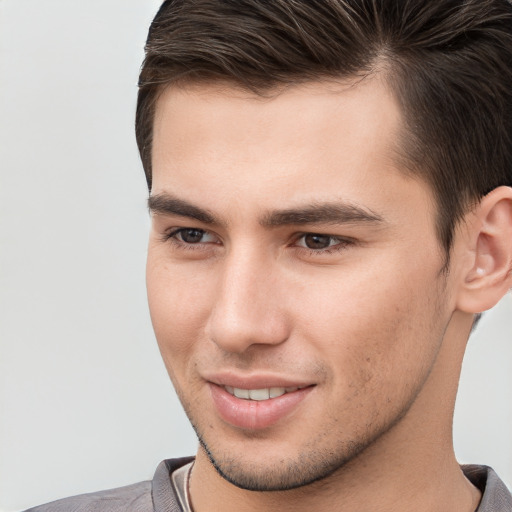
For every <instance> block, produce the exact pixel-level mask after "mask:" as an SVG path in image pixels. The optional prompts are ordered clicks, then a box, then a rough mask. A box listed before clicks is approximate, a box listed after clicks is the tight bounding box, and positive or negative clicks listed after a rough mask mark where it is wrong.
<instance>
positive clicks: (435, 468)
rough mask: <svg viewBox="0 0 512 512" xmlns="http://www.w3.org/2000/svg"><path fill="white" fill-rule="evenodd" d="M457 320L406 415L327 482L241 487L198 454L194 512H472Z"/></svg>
mask: <svg viewBox="0 0 512 512" xmlns="http://www.w3.org/2000/svg"><path fill="white" fill-rule="evenodd" d="M463 320H464V318H457V317H455V318H454V319H452V322H451V323H450V326H449V327H448V330H447V332H446V336H445V342H444V343H443V346H442V348H441V350H440V353H439V356H438V359H437V361H436V364H435V365H434V367H433V369H432V372H431V374H430V376H429V378H428V380H427V382H426V383H425V386H424V388H423V389H422V392H421V393H420V394H419V395H418V396H417V398H416V400H415V401H414V403H413V404H412V405H411V407H410V409H409V410H408V412H407V413H406V414H405V416H404V417H402V418H401V419H400V420H399V421H398V422H397V423H396V424H395V425H393V426H392V427H391V428H390V429H389V430H388V431H387V432H386V433H384V434H383V435H382V436H381V437H380V438H379V439H377V440H376V441H375V442H374V443H373V444H372V445H370V446H368V447H367V448H366V449H365V450H364V451H363V452H362V453H360V454H359V455H358V456H357V457H355V458H354V459H352V460H351V461H350V462H349V463H347V464H346V465H345V466H343V467H342V468H339V469H338V470H337V471H336V472H335V473H333V474H331V475H330V476H329V477H327V478H325V479H323V480H321V481H318V482H315V483H313V484H310V485H308V486H304V487H302V488H298V489H292V490H288V491H273V492H255V491H247V490H244V489H240V488H238V487H235V486H234V485H232V484H231V483H229V482H227V481H226V480H224V479H223V478H222V477H221V476H220V475H219V474H218V473H217V472H216V470H215V469H214V467H213V466H212V464H211V463H210V461H209V460H208V457H207V456H206V454H205V453H204V451H203V450H202V449H200V450H199V453H198V455H197V459H196V463H195V465H194V469H193V471H192V476H191V480H190V493H191V499H192V505H193V508H194V511H195V512H207V511H208V512H212V511H221V510H222V511H223V512H235V511H236V512H256V511H258V512H261V511H265V510H280V511H283V512H287V511H293V512H302V511H310V510H331V511H336V512H356V511H357V512H360V511H361V510H372V511H375V512H392V511H393V512H397V511H402V510H403V511H406V510H407V511H409V510H415V511H416V512H452V511H453V510H457V511H460V512H474V510H476V508H477V506H478V503H479V500H480V493H479V491H478V490H477V489H476V488H475V487H473V485H472V484H471V483H470V482H469V481H468V480H467V479H466V478H465V476H464V474H463V473H462V471H461V469H460V467H459V465H458V463H457V461H456V459H455V455H454V452H453V442H452V434H451V425H452V415H453V408H454V402H455V395H456V390H457V382H458V377H459V372H460V361H461V360H462V354H463V352H464V346H465V338H464V335H465V333H466V331H467V334H469V329H470V322H468V321H463Z"/></svg>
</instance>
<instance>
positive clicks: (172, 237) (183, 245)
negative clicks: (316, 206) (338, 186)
mask: <svg viewBox="0 0 512 512" xmlns="http://www.w3.org/2000/svg"><path fill="white" fill-rule="evenodd" d="M185 231H197V232H200V233H202V234H203V236H204V235H205V234H209V232H208V231H207V230H204V229H196V228H177V229H173V230H171V231H169V232H167V233H165V234H164V235H163V237H162V241H164V242H170V243H172V244H173V245H175V246H177V247H178V248H180V249H185V250H194V251H197V250H203V251H204V250H205V247H204V246H205V245H210V244H211V245H217V244H216V243H214V242H197V243H190V242H185V241H183V240H179V239H178V238H177V236H178V235H179V234H180V233H183V232H185ZM306 236H319V237H326V238H329V239H330V241H337V243H336V244H334V245H332V246H328V247H325V248H323V249H312V248H310V247H304V246H299V245H296V244H297V242H298V241H299V240H301V239H303V238H305V237H306ZM292 244H293V245H291V247H292V248H294V249H296V250H298V251H300V252H302V253H304V252H306V253H307V254H308V255H311V256H316V257H318V256H321V255H326V254H333V253H336V252H340V251H342V250H344V249H345V248H346V247H347V246H350V245H354V244H355V241H354V240H352V239H349V238H343V237H339V236H334V235H327V234H323V233H311V232H306V233H299V234H298V235H297V236H295V237H294V239H293V242H292Z"/></svg>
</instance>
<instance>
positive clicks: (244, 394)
mask: <svg viewBox="0 0 512 512" xmlns="http://www.w3.org/2000/svg"><path fill="white" fill-rule="evenodd" d="M222 387H223V388H224V389H225V390H226V391H227V392H228V393H229V394H230V395H232V396H234V397H236V398H241V399H243V400H254V401H256V402H263V401H265V400H270V399H272V398H279V397H280V396H283V395H285V394H286V393H294V392H295V391H298V390H299V389H304V388H306V387H308V386H295V387H286V388H285V387H273V388H261V389H243V388H235V387H232V386H222Z"/></svg>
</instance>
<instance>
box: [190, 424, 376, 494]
mask: <svg viewBox="0 0 512 512" xmlns="http://www.w3.org/2000/svg"><path fill="white" fill-rule="evenodd" d="M196 432H197V430H196ZM198 437H199V442H200V445H201V448H202V449H203V450H204V452H205V453H206V455H207V457H208V459H209V460H210V462H211V464H212V465H213V467H214V468H215V470H216V471H217V473H218V474H219V475H220V476H221V477H222V478H224V479H225V480H227V481H228V482H230V483H231V484H233V485H235V486H236V487H239V488H241V489H245V490H248V491H259V492H270V491H287V490H291V489H297V488H300V487H304V486H307V485H311V484H313V483H315V482H319V481H321V480H324V479H326V478H328V477H329V476H331V475H332V474H333V473H335V472H337V471H339V470H341V469H342V468H343V467H344V466H345V465H346V464H347V463H348V462H350V461H351V460H353V459H354V458H355V457H357V456H358V455H359V453H360V452H361V451H363V450H364V448H365V447H366V446H367V444H368V443H360V444H357V443H350V448H349V447H347V446H345V447H344V448H342V447H338V450H337V452H335V451H333V450H329V451H325V452H322V451H319V450H317V449H314V448H313V447H309V449H306V448H305V449H303V450H301V451H300V452H299V453H297V454H295V457H293V458H292V457H289V458H288V459H285V458H283V457H279V456H278V455H277V454H275V453H274V454H273V457H269V458H268V459H265V460H263V461H258V462H255V461H251V460H248V459H247V458H244V456H243V455H240V456H239V457H237V456H234V454H233V453H228V454H224V455H219V454H218V450H217V449H215V448H213V449H210V447H209V446H208V444H206V443H205V441H204V439H203V438H202V437H201V436H200V435H199V436H198Z"/></svg>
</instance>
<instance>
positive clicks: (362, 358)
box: [293, 266, 446, 387]
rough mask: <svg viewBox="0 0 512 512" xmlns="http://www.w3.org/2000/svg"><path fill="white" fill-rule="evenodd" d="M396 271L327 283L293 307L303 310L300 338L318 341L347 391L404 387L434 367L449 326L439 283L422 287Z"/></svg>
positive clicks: (433, 278) (430, 280)
mask: <svg viewBox="0 0 512 512" xmlns="http://www.w3.org/2000/svg"><path fill="white" fill-rule="evenodd" d="M388 269H389V266H388ZM398 270H399V269H398V268H397V272H395V273H393V272H388V273H387V274H386V275H382V273H381V272H378V273H377V272H376V273H373V274H372V273H371V272H366V275H365V274H364V273H359V274H357V273H355V272H354V273H353V274H352V277H349V276H345V278H338V279H331V280H330V281H328V280H325V281H324V283H323V286H320V287H317V288H316V289H315V288H313V287H312V288H311V290H315V291H314V293H312V294H311V295H310V297H309V298H308V300H307V301H302V303H299V302H297V303H296V304H295V305H294V306H293V307H296V308H299V307H300V308H301V312H302V330H303V332H302V334H301V337H302V338H304V339H310V340H315V343H316V349H317V351H318V352H319V353H320V354H319V355H320V357H321V358H322V359H324V360H328V361H332V367H333V369H334V376H335V378H337V379H339V380H343V381H344V382H345V384H344V385H345V386H350V385H353V384H354V383H357V385H358V386H361V387H364V386H370V385H371V386H372V387H374V386H377V387H378V386H382V385H386V386H388V387H389V386H393V385H394V384H396V385H401V384H400V383H403V382H412V381H413V380H415V379H421V378H422V377H423V376H424V375H425V374H426V373H427V372H428V368H430V366H431V365H432V364H433V361H434V359H435V355H436V353H437V350H438V348H439V344H440V340H441V338H442V333H443V330H444V324H445V320H446V319H443V315H442V313H440V311H441V310H442V301H443V298H442V293H441V292H440V291H439V288H440V286H439V278H438V276H437V274H434V273H433V272H432V275H431V276H427V275H423V277H422V279H423V280H424V281H425V282H424V283H418V279H417V277H414V276H407V275H404V272H399V271H398ZM354 276H359V277H354ZM361 276H364V277H361ZM427 281H428V283H429V285H428V286H427V283H426V282H427ZM418 290H423V292H422V293H418ZM425 290H428V291H427V292H425ZM402 385H403V384H402Z"/></svg>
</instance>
